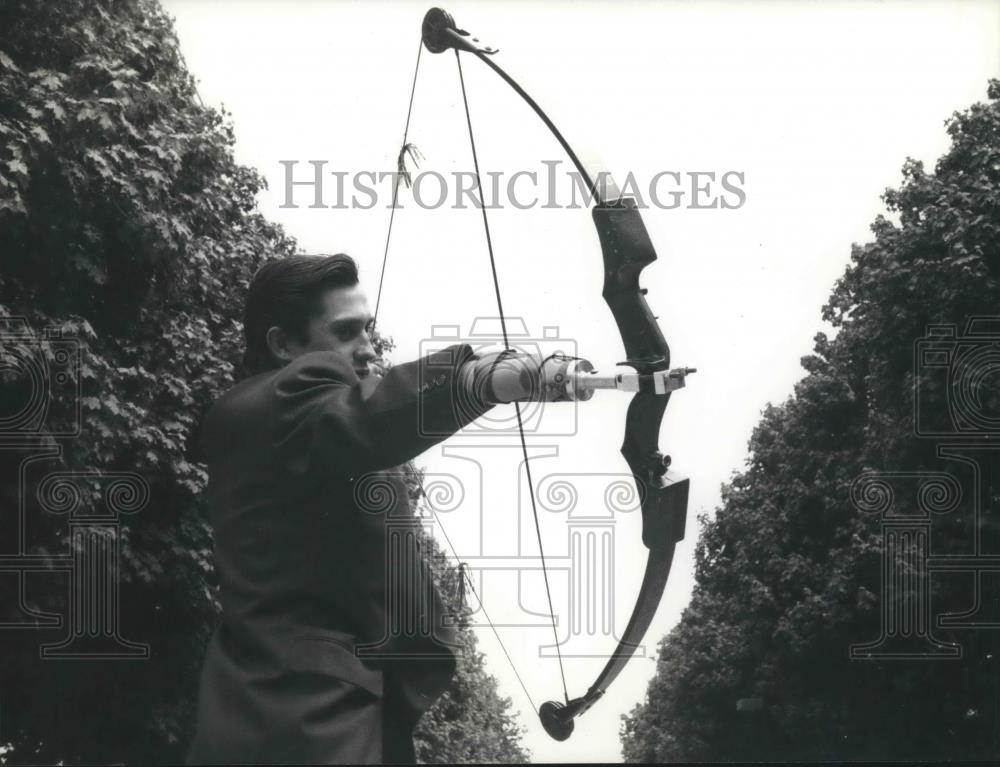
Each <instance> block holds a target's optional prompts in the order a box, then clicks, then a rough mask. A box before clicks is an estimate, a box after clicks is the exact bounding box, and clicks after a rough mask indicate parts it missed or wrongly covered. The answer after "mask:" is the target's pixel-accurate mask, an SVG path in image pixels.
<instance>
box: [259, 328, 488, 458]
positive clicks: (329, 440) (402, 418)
mask: <svg viewBox="0 0 1000 767" xmlns="http://www.w3.org/2000/svg"><path fill="white" fill-rule="evenodd" d="M471 357H472V349H471V347H469V346H468V345H464V344H463V345H457V346H451V347H448V348H447V349H443V350H442V351H440V352H436V353H434V354H432V355H430V356H428V357H424V358H422V359H419V360H417V361H416V362H410V363H406V364H402V365H396V366H394V367H393V368H392V369H390V370H389V371H388V372H387V373H386V374H385V375H384V376H382V377H381V378H366V379H359V378H358V377H357V375H356V374H355V372H354V370H353V369H352V368H351V366H350V364H349V363H348V362H347V361H346V360H344V359H342V358H341V357H340V356H339V355H337V354H334V353H332V352H311V353H309V354H304V355H302V356H301V357H298V358H297V359H295V360H294V361H293V362H291V363H289V365H287V366H286V367H285V368H284V369H283V370H282V371H281V373H280V374H279V375H278V376H277V377H276V378H275V380H274V384H273V393H272V407H273V411H272V414H273V416H274V426H275V429H276V432H275V444H276V447H277V456H276V457H277V458H278V460H280V461H281V463H282V464H284V466H285V468H286V469H287V470H289V471H290V472H291V473H292V474H293V475H296V476H303V475H309V474H311V473H313V472H318V473H319V474H320V475H326V474H329V473H330V472H331V471H335V472H337V473H339V474H346V475H349V476H356V475H358V474H362V473H365V472H368V471H376V470H379V469H385V468H389V467H392V466H398V465H399V464H401V463H404V462H406V461H408V460H410V459H412V458H415V457H416V456H418V455H419V454H420V453H422V452H424V451H425V450H427V449H428V448H430V447H432V446H433V445H436V444H438V443H439V442H442V441H443V440H444V439H445V438H447V437H449V436H450V435H452V434H454V433H455V432H457V431H458V430H459V429H461V428H462V427H463V426H465V425H466V424H468V423H471V422H472V421H474V420H475V419H476V418H478V417H479V416H480V415H482V414H483V413H485V412H486V411H487V410H489V409H490V407H491V406H490V405H487V404H485V403H483V402H481V401H473V400H470V398H469V396H468V395H465V394H463V393H462V390H461V388H460V383H459V375H458V370H459V368H460V367H461V366H462V364H464V363H465V362H466V361H468V360H469V359H470V358H471Z"/></svg>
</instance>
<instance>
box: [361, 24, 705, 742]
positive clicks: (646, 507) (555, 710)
mask: <svg viewBox="0 0 1000 767" xmlns="http://www.w3.org/2000/svg"><path fill="white" fill-rule="evenodd" d="M422 44H423V46H424V47H426V48H427V50H428V51H430V52H431V53H443V52H445V51H447V50H454V51H455V55H456V59H457V61H458V67H459V75H460V77H461V81H462V94H463V100H464V103H465V110H466V119H467V121H468V124H469V138H470V143H471V145H472V153H473V160H474V163H475V176H476V185H477V190H478V191H479V194H480V195H481V194H482V192H481V188H480V187H479V177H480V174H479V162H478V158H477V155H476V148H475V139H474V137H473V135H472V123H471V118H470V117H469V109H468V100H467V98H466V95H465V82H464V77H462V70H461V66H462V65H461V58H460V56H459V52H465V53H468V54H472V55H473V56H475V57H476V58H478V59H479V60H480V61H482V62H484V63H485V64H486V65H487V66H488V67H489V68H490V69H492V70H493V71H494V72H496V73H497V74H498V75H499V76H500V77H501V78H503V80H504V81H505V82H506V83H507V84H508V85H510V86H511V87H512V88H513V89H514V91H516V92H517V94H518V95H519V96H521V98H523V99H524V101H525V102H527V104H528V105H529V106H530V107H531V108H532V109H533V110H534V112H535V113H536V114H537V115H538V116H539V117H540V118H541V120H542V121H543V122H544V123H545V125H546V126H547V127H548V128H549V130H550V131H551V132H552V134H553V135H554V136H555V138H556V139H557V140H558V141H559V144H560V145H561V146H562V148H563V149H564V150H565V152H566V154H567V155H568V156H569V158H570V160H572V162H573V164H574V166H575V167H576V169H577V171H578V172H579V173H580V176H581V178H582V179H583V180H584V181H585V183H586V185H587V187H588V189H589V192H590V194H591V199H592V200H593V201H594V207H593V218H594V223H595V224H596V226H597V235H598V238H599V240H600V244H601V251H602V253H603V258H604V287H603V296H604V300H605V301H606V302H607V304H608V306H609V307H610V309H611V313H612V315H613V316H614V318H615V322H616V323H617V325H618V330H619V332H620V334H621V338H622V342H623V344H624V346H625V353H626V359H625V361H624V362H623V363H621V364H624V365H628V366H630V367H632V368H633V369H634V370H635V371H636V373H637V374H638V375H634V376H630V380H631V381H633V382H634V383H633V386H634V389H635V390H636V393H635V395H634V397H633V398H632V401H631V403H630V404H629V408H628V415H627V418H626V422H625V437H624V441H623V442H622V448H621V452H622V455H623V456H624V457H625V461H626V462H627V463H628V467H629V469H630V471H631V472H632V475H633V477H634V479H635V483H636V488H637V490H638V493H639V498H640V499H641V505H642V542H643V544H644V545H645V546H646V547H647V548H648V549H649V554H648V559H647V561H646V569H645V574H644V576H643V581H642V587H641V589H640V591H639V595H638V597H637V599H636V603H635V607H634V608H633V610H632V615H631V617H630V618H629V621H628V625H627V626H626V628H625V633H624V635H623V636H622V638H621V640H620V641H619V643H618V646H617V647H616V648H615V651H614V652H613V653H612V654H611V656H610V657H609V659H608V661H607V663H606V664H605V666H604V668H603V669H602V670H601V672H600V673H599V674H598V675H597V679H596V680H594V682H593V684H591V685H590V687H589V688H588V689H587V692H586V693H585V694H584V695H582V696H580V697H577V698H573V699H570V698H569V695H568V692H566V686H565V675H563V687H564V694H565V698H566V700H565V702H564V703H562V702H557V701H549V702H546V703H544V704H542V706H541V707H540V709H539V712H538V714H539V718H540V719H541V723H542V726H543V727H544V728H545V731H546V732H547V733H548V734H549V735H550V736H552V737H553V738H555V739H556V740H565V739H567V738H568V737H569V736H570V735H571V734H572V732H573V727H574V720H575V719H576V717H578V716H580V715H581V714H583V713H584V712H585V711H587V710H588V709H589V708H590V707H591V706H593V705H594V703H595V702H597V700H598V699H600V698H601V696H603V695H604V692H605V690H607V688H608V686H609V685H610V684H611V683H612V682H613V681H614V680H615V678H616V677H617V676H618V675H619V674H620V673H621V671H622V669H623V668H624V667H625V664H626V663H627V662H628V660H629V658H631V657H632V655H633V654H634V653H635V650H636V648H637V647H638V646H639V643H640V642H641V641H642V639H643V636H644V635H645V633H646V630H647V629H648V628H649V624H650V622H651V621H652V619H653V616H654V615H655V613H656V609H657V607H658V606H659V603H660V599H661V597H662V595H663V591H664V589H665V587H666V583H667V578H668V575H669V573H670V566H671V563H672V561H673V556H674V549H675V547H676V545H677V542H678V541H680V540H682V539H683V538H684V526H685V519H686V514H687V503H688V488H689V482H688V480H687V479H684V478H681V477H678V476H676V475H675V474H674V473H673V472H672V471H670V469H669V466H670V457H669V456H664V455H663V454H662V453H661V452H660V450H659V448H658V441H659V433H660V425H661V422H662V420H663V416H664V412H665V410H666V407H667V403H668V402H669V400H670V393H671V390H672V389H675V388H679V387H680V386H682V385H683V376H684V375H685V374H686V373H688V372H694V371H693V370H691V369H684V370H683V371H680V372H679V373H678V372H676V371H675V375H674V376H673V380H675V381H676V383H675V385H670V384H669V383H667V382H668V381H669V380H671V379H670V377H669V376H668V374H667V371H670V349H669V347H668V346H667V342H666V340H665V339H664V337H663V333H662V332H661V330H660V327H659V325H658V324H657V321H656V318H655V317H654V315H653V313H652V312H651V311H650V308H649V306H648V305H647V303H646V299H645V298H644V296H645V294H646V290H645V289H644V288H640V287H639V275H640V273H641V272H642V270H643V269H644V268H645V267H647V266H648V265H649V264H651V263H653V261H655V260H656V251H655V250H654V249H653V244H652V242H651V241H650V239H649V235H648V234H647V232H646V227H645V226H644V224H643V222H642V218H641V217H640V215H639V210H638V208H637V207H636V203H635V201H634V199H632V198H628V197H621V196H618V195H608V194H607V193H606V189H605V185H604V184H601V185H599V184H598V182H597V181H596V180H595V179H594V178H593V177H592V176H591V174H590V173H589V172H588V171H587V169H586V168H585V167H584V165H583V163H582V162H581V161H580V159H579V158H578V157H577V155H576V153H575V152H574V151H573V149H572V148H571V147H570V146H569V144H568V143H567V141H566V139H565V138H564V137H563V135H562V134H561V133H560V132H559V130H558V129H557V128H556V126H555V125H554V124H553V122H552V121H551V120H550V119H549V117H548V116H547V115H546V114H545V112H544V111H542V109H541V107H539V106H538V104H537V103H536V102H535V101H534V99H532V98H531V96H529V95H528V93H527V92H526V91H525V90H524V89H523V88H522V87H521V86H520V85H518V83H517V82H515V81H514V79H513V78H512V77H511V76H510V75H508V74H507V73H506V72H505V71H504V70H503V69H501V68H500V67H499V66H498V65H497V64H496V63H495V62H494V61H493V59H492V56H493V55H494V54H495V53H496V52H497V51H496V49H494V48H492V47H490V46H487V45H485V44H482V43H480V42H479V40H478V38H475V37H472V36H471V35H470V34H469V33H468V32H466V31H464V30H461V29H458V28H457V27H456V25H455V21H454V19H453V18H452V17H451V16H450V15H449V14H448V13H447V12H445V11H443V10H441V9H440V8H432V9H431V10H429V11H428V12H427V14H426V15H425V17H424V20H423V27H422ZM418 68H419V57H418ZM415 84H416V73H415V74H414V86H415ZM412 105H413V95H412V93H411V97H410V108H411V111H412ZM408 129H409V115H408V116H407V131H408ZM407 153H408V154H410V155H411V156H412V155H413V153H414V148H413V146H412V145H411V144H408V143H407V141H406V136H405V134H404V138H403V148H402V150H401V151H400V169H401V175H402V176H403V177H404V178H407V177H406V174H405V172H404V162H403V160H404V154H407ZM397 190H398V184H397ZM395 202H396V200H395V194H394V200H393V212H395V207H396V206H395ZM480 208H481V209H482V211H483V221H484V225H485V227H486V238H487V243H488V245H489V250H490V261H491V265H492V267H493V279H494V287H495V289H496V296H497V304H498V308H499V311H500V321H501V327H502V328H503V336H504V344H505V345H506V346H507V347H508V348H509V343H508V340H507V330H506V321H505V319H504V316H503V306H502V302H501V301H500V290H499V283H498V280H497V272H496V265H495V262H494V260H493V252H492V243H491V240H490V235H489V223H488V221H487V219H486V206H485V205H481V206H480ZM390 232H391V218H390ZM386 249H387V251H388V238H387V244H386ZM384 273H385V263H384V262H383V276H384ZM379 293H380V295H381V282H380V285H379ZM377 312H378V306H377V305H376V315H377ZM678 379H679V380H678ZM515 407H517V421H518V427H519V430H520V431H521V444H522V447H523V450H524V458H525V467H526V470H527V479H528V487H529V492H530V493H531V503H532V508H533V510H535V499H534V490H533V485H532V481H531V470H530V466H529V465H528V461H527V459H528V453H527V446H526V442H525V438H524V432H523V428H522V420H521V412H520V408H519V407H518V406H517V404H516V403H515ZM535 524H536V532H537V531H538V529H539V528H538V518H537V510H536V511H535ZM539 546H540V547H541V536H540V534H539ZM543 558H544V554H543ZM543 572H544V570H543ZM470 585H471V584H470ZM546 590H547V592H548V576H547V574H546ZM477 597H478V595H477ZM549 607H550V612H551V595H550V596H549ZM553 615H554V614H553ZM554 628H555V624H554V622H553V629H554ZM498 638H499V637H498ZM556 646H557V649H558V639H557V645H556ZM561 664H562V659H561V656H560V667H561ZM515 672H516V669H515ZM518 676H519V675H518ZM519 678H520V676H519ZM522 685H523V682H522ZM525 692H527V689H525ZM529 698H530V695H529Z"/></svg>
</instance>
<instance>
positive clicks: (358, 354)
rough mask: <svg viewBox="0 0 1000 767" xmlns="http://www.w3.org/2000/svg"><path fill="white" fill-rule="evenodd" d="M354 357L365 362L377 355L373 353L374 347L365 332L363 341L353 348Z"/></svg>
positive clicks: (375, 357)
mask: <svg viewBox="0 0 1000 767" xmlns="http://www.w3.org/2000/svg"><path fill="white" fill-rule="evenodd" d="M354 358H355V359H356V360H357V361H358V362H366V363H367V362H371V361H372V360H374V359H377V358H378V355H376V354H375V347H374V346H372V340H371V338H369V337H368V334H367V333H365V337H364V341H363V342H362V343H361V345H360V346H358V348H357V349H355V350H354Z"/></svg>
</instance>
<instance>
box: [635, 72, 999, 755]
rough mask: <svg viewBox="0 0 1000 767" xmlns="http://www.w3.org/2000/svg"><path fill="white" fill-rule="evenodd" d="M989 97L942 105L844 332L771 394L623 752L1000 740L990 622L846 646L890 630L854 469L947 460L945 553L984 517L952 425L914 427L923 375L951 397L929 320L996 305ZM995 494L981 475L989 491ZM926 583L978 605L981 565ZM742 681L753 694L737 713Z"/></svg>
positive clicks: (847, 300) (867, 750) (992, 410)
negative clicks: (941, 120) (948, 114)
mask: <svg viewBox="0 0 1000 767" xmlns="http://www.w3.org/2000/svg"><path fill="white" fill-rule="evenodd" d="M988 95H989V101H988V102H987V103H981V104H976V105H974V106H972V107H971V108H969V109H968V110H967V111H965V112H962V113H960V114H955V115H954V116H953V117H952V118H951V119H950V120H949V121H948V122H947V129H948V133H949V134H950V136H951V138H952V145H951V148H950V150H949V151H948V153H947V154H946V155H945V156H944V157H942V158H941V159H940V160H939V161H938V163H937V165H936V167H935V169H934V172H933V173H929V172H927V171H926V170H925V169H924V167H923V165H922V164H921V163H920V162H917V161H915V160H908V161H907V162H906V164H905V166H904V167H903V183H902V186H901V187H900V188H899V189H890V190H888V191H887V192H886V193H885V195H884V197H883V199H884V201H885V204H886V207H887V208H888V211H889V213H890V215H891V216H892V217H893V218H895V219H898V223H894V222H893V221H891V220H890V219H889V218H887V217H883V216H879V217H878V218H877V219H876V221H875V223H874V224H873V225H872V231H873V232H874V235H875V238H874V240H873V241H871V242H869V243H866V244H864V245H860V246H855V247H854V249H853V253H852V263H851V265H850V266H849V267H848V268H847V270H846V272H845V274H844V276H843V277H842V278H841V279H840V280H839V281H838V283H837V285H836V287H835V288H834V291H833V294H832V295H831V297H830V301H829V303H828V305H827V306H826V307H825V308H824V310H823V316H824V319H826V320H828V321H829V322H830V323H831V324H832V325H833V326H834V327H835V328H836V330H837V333H836V336H835V338H833V339H830V338H827V337H826V336H825V335H823V334H819V335H817V336H816V344H815V350H814V353H813V354H812V355H810V356H808V357H806V358H804V359H803V360H802V364H803V367H804V368H805V370H806V371H807V376H806V377H805V378H804V379H803V380H802V381H801V382H800V383H799V384H798V385H797V386H796V387H795V394H794V396H793V397H792V398H790V399H789V400H788V401H787V402H786V403H784V404H783V405H781V406H780V407H770V406H769V407H768V408H767V409H766V410H765V412H764V413H763V417H762V419H761V422H760V424H759V425H758V427H757V428H756V430H755V431H754V434H753V437H752V439H751V441H750V445H749V448H750V455H749V458H748V461H747V467H746V469H745V470H744V471H742V472H741V473H739V474H737V475H735V476H734V478H733V479H732V481H731V482H729V483H728V484H727V485H725V486H724V488H723V494H722V505H721V507H720V508H719V509H718V511H717V514H716V515H715V517H714V518H712V519H703V520H702V524H703V531H702V534H701V538H700V540H699V543H698V548H697V572H696V586H695V591H694V595H693V598H692V601H691V605H690V607H689V608H688V609H687V610H686V612H685V613H684V615H683V617H682V619H681V621H680V624H679V625H678V626H677V627H676V629H675V630H674V631H673V632H671V634H670V635H669V636H667V637H666V638H665V639H664V640H663V641H662V643H661V645H660V656H659V660H658V666H657V673H656V676H655V678H654V679H653V681H652V682H651V683H650V686H649V689H648V692H647V697H646V700H645V702H644V703H643V704H642V705H640V706H638V707H637V708H636V709H635V710H633V712H632V713H631V714H630V715H629V716H627V717H625V718H624V724H623V743H624V753H625V757H626V759H628V760H635V761H672V760H684V759H697V760H716V759H758V758H771V759H808V760H842V759H858V758H866V759H904V760H908V759H916V758H924V759H935V758H938V759H944V758H959V757H964V758H978V759H993V760H995V759H996V758H997V757H998V755H1000V740H998V738H1000V731H998V726H997V722H998V721H1000V700H998V699H997V697H996V690H997V689H1000V674H998V671H997V669H998V664H1000V654H998V653H1000V640H998V637H997V634H996V632H995V630H993V631H991V630H988V629H987V630H983V629H980V630H966V631H954V630H953V631H951V632H949V631H948V630H944V629H936V630H935V634H936V635H937V636H938V638H939V639H941V640H944V641H951V642H958V643H960V644H961V645H962V646H963V649H964V656H963V657H962V658H961V659H960V660H959V659H953V660H940V659H933V660H929V659H926V658H925V659H919V660H849V654H848V653H849V647H850V646H851V645H853V644H860V643H864V642H867V641H870V640H873V639H875V638H876V637H878V635H879V630H880V615H881V610H882V604H881V602H882V593H881V589H880V571H881V566H882V556H883V551H882V542H881V541H882V539H881V534H882V533H881V528H880V520H879V519H878V517H877V516H873V515H871V514H862V513H860V512H859V511H858V510H857V509H855V508H854V507H853V506H852V504H851V500H850V489H851V485H852V482H854V480H855V479H856V478H858V477H859V476H861V475H862V474H863V473H865V472H869V471H881V472H889V471H893V472H896V471H909V472H916V473H920V472H933V471H939V472H940V471H946V472H950V473H952V474H953V475H954V476H955V478H956V479H957V480H958V481H959V483H960V485H961V489H962V491H963V498H965V499H966V501H964V502H963V505H962V507H961V508H959V509H958V510H957V511H955V512H952V513H951V514H949V515H942V517H941V518H940V519H935V520H934V522H933V524H934V529H933V533H932V539H931V540H932V544H931V545H932V548H933V551H934V553H937V554H940V553H948V552H968V551H969V550H970V543H969V542H970V541H971V538H972V536H973V534H974V533H976V532H977V531H975V530H973V527H972V525H973V516H972V514H971V506H970V505H969V504H970V503H971V499H972V497H973V496H974V495H975V492H974V491H975V489H976V488H975V487H974V484H973V480H972V475H971V474H970V473H969V472H968V471H967V468H968V467H967V466H966V467H965V469H963V468H962V467H961V466H960V465H959V464H958V463H957V462H951V463H949V462H946V461H945V460H944V459H942V458H941V457H938V455H937V452H936V451H937V448H938V444H939V442H940V440H933V439H925V438H924V439H922V438H919V437H917V436H916V435H915V426H918V425H919V424H916V423H915V417H914V396H915V395H914V391H915V387H917V388H919V389H920V391H921V397H922V400H921V402H920V412H921V413H923V416H927V415H930V414H935V415H937V416H941V415H942V414H945V415H946V414H947V413H948V412H949V410H948V407H949V402H948V396H949V391H948V388H949V387H948V386H947V385H941V384H940V383H939V382H936V379H935V378H934V377H933V376H931V375H928V374H927V372H926V371H923V370H921V369H920V368H919V367H917V368H915V363H914V359H915V357H914V349H915V344H916V343H917V342H918V341H919V339H921V338H923V337H924V336H925V334H926V332H927V327H928V325H931V324H935V323H951V324H954V325H956V326H957V328H958V333H959V334H961V333H962V332H963V328H964V326H965V324H966V321H967V319H968V318H970V317H973V316H977V315H978V316H982V315H991V316H994V317H995V316H997V315H998V307H1000V282H998V277H1000V82H997V81H992V82H991V83H990V86H989V93H988ZM994 327H995V326H994ZM998 379H1000V376H998V375H997V367H996V365H995V363H994V366H993V368H992V374H991V375H987V376H985V377H984V378H982V379H981V380H978V381H977V384H976V385H977V396H978V397H979V405H978V406H979V407H981V408H982V410H983V412H984V413H986V414H987V415H989V416H990V417H992V418H994V419H995V418H996V417H997V416H998V415H1000V406H998V403H1000V398H998V392H1000V387H998V384H1000V380H998ZM990 462H991V463H992V465H993V467H994V468H993V470H992V472H991V473H992V476H1000V474H998V473H996V470H995V465H996V460H995V458H994V459H991V461H990ZM990 462H988V463H990ZM997 494H1000V486H998V485H997V484H996V482H995V481H993V480H990V479H989V478H987V489H986V492H984V498H985V499H986V500H985V503H986V505H987V507H989V505H990V504H991V503H993V502H992V500H991V496H993V495H997ZM897 500H898V501H900V502H903V503H905V502H907V501H905V500H902V499H897ZM987 511H989V509H988V508H987ZM992 514H993V515H995V514H996V508H995V504H994V507H993V509H992ZM984 519H985V520H986V523H985V527H984V528H983V529H980V530H979V531H978V532H979V533H981V534H982V533H984V532H985V533H989V534H991V535H992V536H993V539H992V540H993V545H994V548H993V549H992V550H993V551H997V548H996V533H995V532H990V531H991V530H992V531H995V530H996V529H997V522H996V517H995V516H991V515H989V514H987V516H986V517H985V518H984ZM986 581H987V587H988V588H987V591H986V592H985V593H984V595H983V599H992V600H996V599H997V595H998V592H997V590H996V586H997V583H996V582H993V583H992V587H991V588H992V590H990V583H989V579H988V578H987V579H986ZM930 583H931V584H932V585H933V594H932V604H933V605H935V607H936V609H938V610H941V611H945V610H948V611H951V612H960V611H962V610H965V609H968V608H969V607H971V605H972V602H973V593H974V592H973V580H972V576H971V575H969V574H965V575H963V574H957V573H953V574H940V575H938V574H935V575H934V576H933V578H932V579H931V580H930ZM895 593H896V598H897V599H906V598H909V597H912V596H913V594H911V593H907V592H906V590H905V589H902V590H899V591H897V592H895ZM741 699H744V704H743V706H742V707H743V708H744V709H746V708H748V705H747V704H748V703H749V709H751V710H744V711H742V712H738V711H737V705H736V704H737V701H738V700H741ZM745 699H756V700H755V701H753V702H749V701H746V700H745ZM758 706H759V707H760V708H759V710H756V711H754V710H752V709H754V708H757V707H758Z"/></svg>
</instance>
